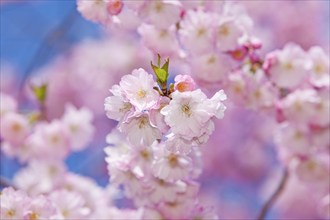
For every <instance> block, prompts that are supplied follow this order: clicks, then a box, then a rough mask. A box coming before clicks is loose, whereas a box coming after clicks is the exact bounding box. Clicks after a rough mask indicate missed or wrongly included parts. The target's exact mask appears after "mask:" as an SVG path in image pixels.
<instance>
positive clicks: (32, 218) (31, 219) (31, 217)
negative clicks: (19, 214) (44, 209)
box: [29, 212, 39, 220]
mask: <svg viewBox="0 0 330 220" xmlns="http://www.w3.org/2000/svg"><path fill="white" fill-rule="evenodd" d="M37 219H39V215H38V214H37V213H35V212H32V213H31V214H29V220H37Z"/></svg>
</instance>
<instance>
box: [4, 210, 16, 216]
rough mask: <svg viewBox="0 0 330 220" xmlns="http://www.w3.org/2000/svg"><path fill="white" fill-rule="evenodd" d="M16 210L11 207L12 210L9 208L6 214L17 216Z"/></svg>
mask: <svg viewBox="0 0 330 220" xmlns="http://www.w3.org/2000/svg"><path fill="white" fill-rule="evenodd" d="M15 213H16V212H15V210H14V209H10V210H8V211H7V213H6V215H7V216H8V217H14V216H15Z"/></svg>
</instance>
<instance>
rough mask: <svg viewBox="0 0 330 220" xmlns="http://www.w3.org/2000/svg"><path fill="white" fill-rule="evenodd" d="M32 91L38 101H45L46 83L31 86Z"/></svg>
mask: <svg viewBox="0 0 330 220" xmlns="http://www.w3.org/2000/svg"><path fill="white" fill-rule="evenodd" d="M32 91H33V93H34V95H35V97H36V98H37V100H38V101H39V102H41V103H44V102H45V100H46V96H47V84H42V85H41V86H32Z"/></svg>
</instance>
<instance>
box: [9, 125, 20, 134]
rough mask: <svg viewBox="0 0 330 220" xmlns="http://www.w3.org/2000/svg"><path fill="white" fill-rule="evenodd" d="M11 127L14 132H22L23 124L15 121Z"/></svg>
mask: <svg viewBox="0 0 330 220" xmlns="http://www.w3.org/2000/svg"><path fill="white" fill-rule="evenodd" d="M11 129H12V131H13V132H16V133H18V132H20V130H21V129H22V126H21V125H20V124H18V123H14V124H13V125H12V126H11Z"/></svg>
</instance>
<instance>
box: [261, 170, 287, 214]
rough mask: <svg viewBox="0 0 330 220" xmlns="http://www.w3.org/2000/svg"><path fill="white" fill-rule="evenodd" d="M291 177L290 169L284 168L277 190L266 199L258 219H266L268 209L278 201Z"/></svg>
mask: <svg viewBox="0 0 330 220" xmlns="http://www.w3.org/2000/svg"><path fill="white" fill-rule="evenodd" d="M288 177H289V171H288V170H287V169H285V170H284V172H283V175H282V179H281V182H280V184H279V185H278V187H277V188H276V190H275V192H274V193H273V194H272V195H271V197H270V198H269V199H268V200H267V201H266V203H265V204H264V205H263V206H262V208H261V210H260V213H259V215H258V218H257V219H258V220H264V219H265V217H266V215H267V213H268V211H269V210H270V208H271V207H272V206H273V204H274V203H275V202H276V200H277V198H278V197H279V195H280V194H281V193H282V192H283V190H284V188H285V185H286V183H287V180H288Z"/></svg>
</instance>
